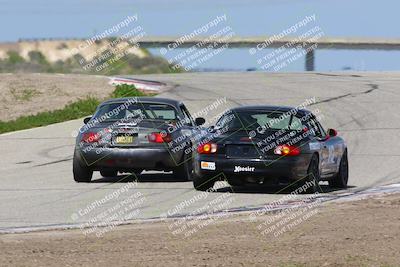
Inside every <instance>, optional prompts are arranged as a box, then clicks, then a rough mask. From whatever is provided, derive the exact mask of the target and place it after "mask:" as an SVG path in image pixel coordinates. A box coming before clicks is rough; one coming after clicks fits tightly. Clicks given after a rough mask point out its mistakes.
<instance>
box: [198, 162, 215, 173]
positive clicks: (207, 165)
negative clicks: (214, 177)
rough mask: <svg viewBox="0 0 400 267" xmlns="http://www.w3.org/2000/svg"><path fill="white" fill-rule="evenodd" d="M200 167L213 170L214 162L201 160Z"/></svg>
mask: <svg viewBox="0 0 400 267" xmlns="http://www.w3.org/2000/svg"><path fill="white" fill-rule="evenodd" d="M200 167H201V168H202V169H204V170H211V171H215V162H207V161H202V162H201V163H200Z"/></svg>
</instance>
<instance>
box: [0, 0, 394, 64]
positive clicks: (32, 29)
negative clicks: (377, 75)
mask: <svg viewBox="0 0 400 267" xmlns="http://www.w3.org/2000/svg"><path fill="white" fill-rule="evenodd" d="M398 10H400V1H398V0H381V1H375V0H364V1H361V0H334V1H330V0H242V1H239V0H202V1H191V0H137V1H131V0H113V1H105V0H69V1H66V0H35V1H32V0H0V23H1V24H0V25H2V28H1V29H0V33H1V34H0V42H13V41H17V40H18V39H25V38H88V37H90V36H92V35H93V34H95V33H99V32H102V31H104V30H106V29H108V28H110V27H112V26H113V25H115V24H118V23H119V22H120V21H121V20H123V19H124V18H126V17H127V16H128V15H134V14H137V15H138V21H137V24H138V25H140V26H141V27H142V28H143V29H144V31H145V32H146V35H148V36H171V35H173V36H180V35H183V34H187V33H190V32H192V31H193V30H194V29H196V28H198V27H200V26H202V25H204V24H206V23H207V22H209V21H210V20H212V19H213V18H215V17H216V16H218V15H222V14H226V16H227V21H226V22H225V25H228V26H229V27H231V28H232V30H233V31H234V33H235V35H236V36H265V35H273V34H278V33H280V32H281V31H283V30H284V29H287V28H288V27H290V26H292V25H293V24H295V23H297V22H298V21H300V20H302V19H303V18H304V17H305V16H310V15H312V14H315V15H316V21H315V25H318V26H319V27H320V28H321V29H322V30H323V33H324V36H325V37H380V38H392V39H393V38H395V39H400V27H398V24H399V23H398V22H399V20H400V19H399V15H398ZM151 51H152V53H155V54H159V52H158V49H153V50H151ZM176 53H179V50H178V51H176ZM399 59H400V52H394V51H391V52H388V51H342V50H339V51H338V50H336V51H331V50H320V51H318V50H317V51H316V62H315V64H316V69H317V70H321V71H327V70H341V69H343V68H350V69H357V70H398V69H399V68H400V64H399V62H400V60H399ZM201 67H202V68H205V69H207V68H214V69H217V68H220V69H246V68H254V67H257V62H256V59H255V58H254V57H251V56H250V55H249V53H248V49H227V50H225V51H223V52H222V53H220V54H218V55H216V56H214V57H212V58H211V59H210V60H207V61H206V62H204V63H203V64H202V65H201ZM303 69H304V58H302V59H299V60H296V61H295V62H293V63H292V64H290V65H289V66H287V67H286V68H284V69H283V71H301V70H303Z"/></svg>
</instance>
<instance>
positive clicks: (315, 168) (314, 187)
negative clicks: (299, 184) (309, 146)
mask: <svg viewBox="0 0 400 267" xmlns="http://www.w3.org/2000/svg"><path fill="white" fill-rule="evenodd" d="M319 180H320V172H319V160H318V156H317V155H313V156H312V158H311V160H310V165H308V169H307V178H306V182H305V183H304V184H307V185H310V182H311V183H312V184H311V185H310V186H308V187H307V188H306V191H305V193H308V194H313V193H316V192H320V190H321V187H320V186H319Z"/></svg>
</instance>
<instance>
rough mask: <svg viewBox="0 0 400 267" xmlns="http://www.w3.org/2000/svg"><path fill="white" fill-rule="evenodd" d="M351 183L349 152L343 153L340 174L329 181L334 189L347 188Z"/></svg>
mask: <svg viewBox="0 0 400 267" xmlns="http://www.w3.org/2000/svg"><path fill="white" fill-rule="evenodd" d="M348 181H349V161H348V157H347V150H346V151H345V152H344V153H343V156H342V158H341V159H340V164H339V171H338V173H337V174H336V175H335V176H333V177H332V179H330V180H329V186H330V187H334V188H343V189H344V188H347V182H348Z"/></svg>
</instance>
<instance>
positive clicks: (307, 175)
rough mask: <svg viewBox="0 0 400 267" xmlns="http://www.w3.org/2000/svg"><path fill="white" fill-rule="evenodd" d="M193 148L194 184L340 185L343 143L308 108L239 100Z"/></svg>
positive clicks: (344, 177) (342, 181)
mask: <svg viewBox="0 0 400 267" xmlns="http://www.w3.org/2000/svg"><path fill="white" fill-rule="evenodd" d="M209 135H210V136H212V137H209V138H205V141H202V142H201V143H200V144H199V145H198V148H197V154H196V155H195V159H194V176H193V184H194V187H195V188H196V189H198V190H207V189H209V188H211V187H212V186H213V184H214V182H215V181H216V180H221V179H224V180H227V181H228V183H229V184H230V185H232V186H243V185H248V184H257V185H280V184H282V185H290V184H293V185H296V186H297V185H300V186H304V185H307V186H308V187H307V186H306V187H305V188H304V191H306V192H315V191H318V190H319V189H320V187H319V185H318V183H319V181H329V184H330V185H331V186H333V187H338V188H345V187H346V186H347V182H348V158H347V147H346V144H345V142H344V140H343V139H342V138H341V137H339V136H337V132H336V131H335V130H334V129H329V130H328V131H327V132H326V131H325V130H324V128H323V127H322V126H321V124H320V123H319V121H318V120H317V118H316V116H315V115H314V114H312V113H311V112H310V111H307V110H304V109H296V108H291V107H281V106H241V107H237V108H233V109H231V110H229V111H227V112H226V113H225V114H224V115H222V117H221V118H220V119H219V120H218V122H217V123H216V125H215V126H212V128H211V130H210V133H209Z"/></svg>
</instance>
